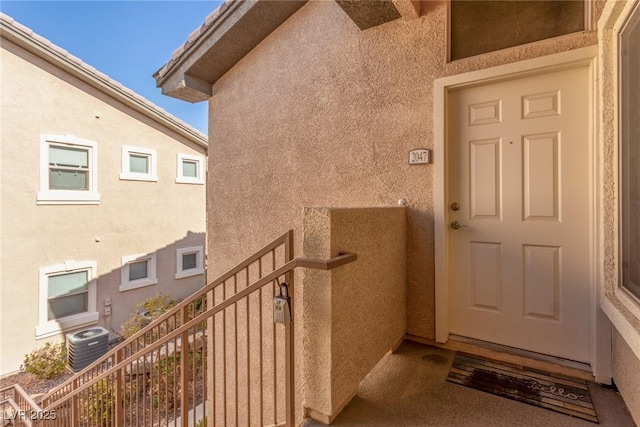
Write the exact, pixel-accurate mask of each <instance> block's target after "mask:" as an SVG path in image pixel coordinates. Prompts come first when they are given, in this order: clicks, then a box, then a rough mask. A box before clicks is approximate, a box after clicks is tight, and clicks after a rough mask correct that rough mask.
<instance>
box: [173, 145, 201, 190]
mask: <svg viewBox="0 0 640 427" xmlns="http://www.w3.org/2000/svg"><path fill="white" fill-rule="evenodd" d="M177 171H178V174H177V176H176V182H177V183H180V184H204V157H203V156H196V155H192V154H180V153H178V164H177Z"/></svg>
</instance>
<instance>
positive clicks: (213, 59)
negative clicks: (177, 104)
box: [153, 0, 308, 102]
mask: <svg viewBox="0 0 640 427" xmlns="http://www.w3.org/2000/svg"><path fill="white" fill-rule="evenodd" d="M307 1H308V0H242V1H240V0H232V1H228V2H226V3H224V4H223V6H221V8H220V9H218V10H217V11H215V12H214V13H213V14H212V15H210V16H209V18H207V22H205V24H204V25H203V26H202V27H200V28H199V29H198V30H196V32H194V34H192V37H190V39H189V40H188V41H187V42H186V43H185V44H184V45H183V46H182V47H181V48H179V49H178V50H177V51H176V52H175V53H174V55H173V58H172V59H171V61H169V62H168V63H167V64H165V65H164V66H163V67H162V68H161V69H160V70H158V71H157V72H156V73H155V74H154V75H153V77H154V78H155V79H156V86H158V87H160V88H161V89H162V93H163V94H165V95H168V96H171V97H174V98H178V99H181V100H184V101H188V102H200V101H206V100H207V99H209V97H211V89H212V86H213V84H214V83H215V82H216V81H217V80H218V79H219V78H220V77H222V76H223V75H224V74H225V73H226V72H227V71H229V70H230V69H231V68H232V67H233V66H234V65H235V64H236V63H237V62H238V61H240V60H241V59H242V58H243V57H244V56H245V55H246V54H247V53H249V52H250V51H251V50H252V49H253V48H254V47H256V46H257V45H258V44H259V43H260V42H261V41H262V40H264V39H265V38H266V37H267V36H268V35H269V34H271V33H272V32H273V31H274V30H275V29H276V28H278V27H279V26H280V25H282V23H284V22H285V21H286V20H287V19H289V17H291V16H292V15H293V14H294V13H295V12H296V11H298V10H299V9H300V8H301V7H302V6H303V5H304V4H306V3H307Z"/></svg>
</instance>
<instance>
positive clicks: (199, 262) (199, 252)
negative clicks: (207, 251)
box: [176, 246, 204, 279]
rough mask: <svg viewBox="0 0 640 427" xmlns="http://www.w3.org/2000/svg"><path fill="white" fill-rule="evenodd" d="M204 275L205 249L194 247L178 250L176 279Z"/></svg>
mask: <svg viewBox="0 0 640 427" xmlns="http://www.w3.org/2000/svg"><path fill="white" fill-rule="evenodd" d="M198 274H204V248H203V247H202V246H192V247H190V248H181V249H178V250H176V279H182V278H184V277H190V276H196V275H198Z"/></svg>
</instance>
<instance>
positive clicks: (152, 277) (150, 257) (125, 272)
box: [120, 253, 158, 291]
mask: <svg viewBox="0 0 640 427" xmlns="http://www.w3.org/2000/svg"><path fill="white" fill-rule="evenodd" d="M157 283H158V277H157V274H156V254H155V253H151V254H145V255H128V256H124V257H122V269H121V278H120V291H128V290H130V289H137V288H142V287H144V286H150V285H155V284H157Z"/></svg>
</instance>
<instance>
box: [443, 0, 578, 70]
mask: <svg viewBox="0 0 640 427" xmlns="http://www.w3.org/2000/svg"><path fill="white" fill-rule="evenodd" d="M585 6H587V5H585V2H584V1H565V0H559V1H558V0H541V1H531V0H514V1H494V0H476V1H469V0H452V1H451V2H450V16H451V19H450V46H449V52H450V53H449V54H450V59H451V60H452V61H453V60H457V59H462V58H467V57H470V56H475V55H479V54H483V53H487V52H492V51H496V50H499V49H505V48H508V47H513V46H519V45H523V44H526V43H531V42H535V41H539V40H544V39H548V38H552V37H557V36H561V35H564V34H569V33H574V32H579V31H583V30H584V29H585V24H586V21H587V18H588V17H589V10H588V9H589V7H585Z"/></svg>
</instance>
